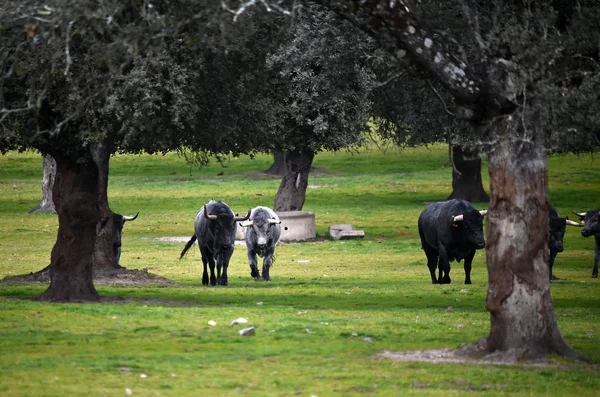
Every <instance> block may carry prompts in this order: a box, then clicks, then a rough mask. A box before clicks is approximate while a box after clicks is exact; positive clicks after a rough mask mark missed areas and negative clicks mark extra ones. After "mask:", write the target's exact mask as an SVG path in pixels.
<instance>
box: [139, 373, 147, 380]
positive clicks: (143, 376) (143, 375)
mask: <svg viewBox="0 0 600 397" xmlns="http://www.w3.org/2000/svg"><path fill="white" fill-rule="evenodd" d="M147 377H148V375H146V374H141V375H140V378H142V379H145V378H147Z"/></svg>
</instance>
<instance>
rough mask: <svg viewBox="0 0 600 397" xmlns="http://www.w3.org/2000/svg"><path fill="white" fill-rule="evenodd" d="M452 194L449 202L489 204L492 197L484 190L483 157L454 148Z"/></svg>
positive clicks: (473, 152)
mask: <svg viewBox="0 0 600 397" xmlns="http://www.w3.org/2000/svg"><path fill="white" fill-rule="evenodd" d="M452 162H453V163H454V167H452V194H451V195H450V196H449V197H448V200H450V199H455V198H460V199H463V200H467V201H470V202H488V201H489V200H490V196H489V195H488V194H487V193H486V192H485V190H483V182H482V181H481V157H479V153H478V152H476V151H470V150H464V149H463V148H461V147H460V146H453V147H452Z"/></svg>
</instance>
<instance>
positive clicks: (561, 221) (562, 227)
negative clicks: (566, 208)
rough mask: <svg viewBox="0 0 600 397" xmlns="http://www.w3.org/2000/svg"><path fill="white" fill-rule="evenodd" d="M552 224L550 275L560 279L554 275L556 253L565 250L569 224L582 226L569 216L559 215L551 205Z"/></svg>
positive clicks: (549, 239) (554, 278)
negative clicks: (564, 242) (564, 240)
mask: <svg viewBox="0 0 600 397" xmlns="http://www.w3.org/2000/svg"><path fill="white" fill-rule="evenodd" d="M548 222H549V224H550V233H549V238H548V246H549V248H550V258H549V259H548V266H549V267H550V270H549V272H548V273H549V276H550V281H552V280H558V277H554V274H553V273H552V268H553V266H554V260H555V259H556V255H557V254H558V253H559V252H563V250H564V246H563V239H564V237H565V231H566V229H567V225H571V226H580V225H579V224H578V223H577V222H573V221H571V220H569V218H561V217H560V215H558V212H557V211H556V209H555V208H554V207H552V206H550V212H549V220H548Z"/></svg>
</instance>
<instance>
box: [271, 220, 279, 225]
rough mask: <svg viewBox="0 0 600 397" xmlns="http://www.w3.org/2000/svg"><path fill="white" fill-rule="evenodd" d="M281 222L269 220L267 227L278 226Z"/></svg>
mask: <svg viewBox="0 0 600 397" xmlns="http://www.w3.org/2000/svg"><path fill="white" fill-rule="evenodd" d="M280 223H281V220H279V219H269V225H279V224H280Z"/></svg>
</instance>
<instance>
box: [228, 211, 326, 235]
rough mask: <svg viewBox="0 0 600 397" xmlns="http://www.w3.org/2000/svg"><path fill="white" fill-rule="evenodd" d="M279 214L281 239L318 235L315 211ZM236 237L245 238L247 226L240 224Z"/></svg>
mask: <svg viewBox="0 0 600 397" xmlns="http://www.w3.org/2000/svg"><path fill="white" fill-rule="evenodd" d="M277 216H278V217H279V219H280V220H281V237H280V238H279V240H280V241H283V242H294V241H306V240H310V239H313V238H315V237H317V228H316V221H315V213H314V212H307V211H284V212H277ZM235 238H236V239H237V240H245V239H246V228H243V227H239V226H238V228H237V233H236V236H235Z"/></svg>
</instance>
